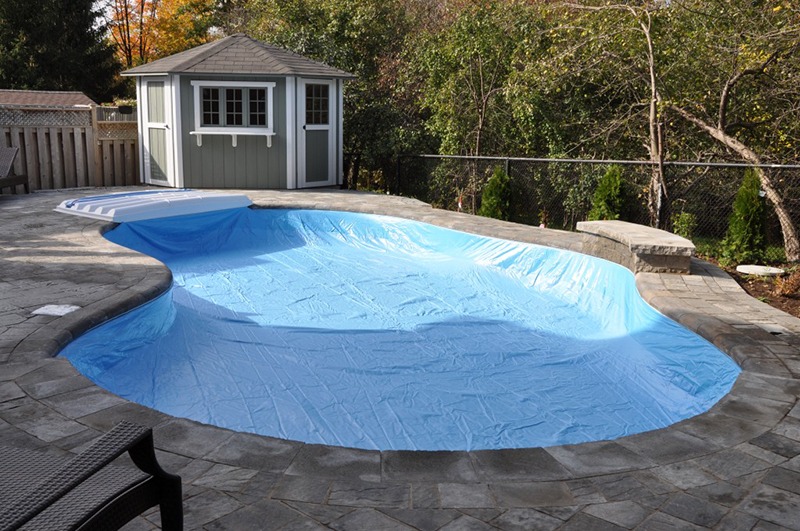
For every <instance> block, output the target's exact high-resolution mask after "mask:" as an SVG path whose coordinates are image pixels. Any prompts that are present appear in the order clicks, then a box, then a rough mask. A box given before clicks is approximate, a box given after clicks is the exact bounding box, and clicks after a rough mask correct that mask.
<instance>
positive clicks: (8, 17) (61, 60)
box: [0, 0, 120, 103]
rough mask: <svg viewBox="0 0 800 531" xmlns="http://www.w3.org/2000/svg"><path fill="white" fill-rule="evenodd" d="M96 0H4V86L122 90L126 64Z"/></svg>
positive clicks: (98, 94) (102, 97)
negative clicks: (121, 73) (120, 76)
mask: <svg viewBox="0 0 800 531" xmlns="http://www.w3.org/2000/svg"><path fill="white" fill-rule="evenodd" d="M97 5H98V4H97V2H95V1H93V0H39V1H36V2H32V1H30V2H29V1H25V2H22V1H19V2H16V1H10V0H3V1H0V87H3V88H11V89H22V90H77V91H81V92H84V93H86V94H87V95H88V96H89V97H90V98H92V99H93V100H95V101H97V102H100V103H102V102H106V101H111V100H112V98H113V97H114V96H115V95H117V94H119V93H120V85H119V82H118V79H117V74H118V72H119V69H120V66H119V64H118V63H117V60H116V58H115V55H114V49H113V48H112V47H111V45H110V44H108V43H107V42H106V40H105V27H104V26H103V25H101V24H99V21H100V20H101V18H100V17H101V15H100V13H99V12H98V11H96V10H95V8H96V7H97Z"/></svg>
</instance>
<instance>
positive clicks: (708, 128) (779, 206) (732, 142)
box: [670, 105, 800, 262]
mask: <svg viewBox="0 0 800 531" xmlns="http://www.w3.org/2000/svg"><path fill="white" fill-rule="evenodd" d="M670 109H672V110H673V111H675V112H676V113H678V114H679V115H680V116H681V117H683V118H684V119H685V120H687V121H689V122H691V123H693V124H695V125H696V126H697V127H699V128H700V129H702V130H703V131H705V132H706V133H708V134H709V136H711V138H713V139H714V140H717V141H718V142H720V143H722V144H723V145H724V146H725V147H727V148H729V149H732V150H733V151H735V152H736V153H737V154H738V155H739V156H740V157H742V158H743V159H744V160H746V161H747V162H749V163H751V164H753V165H754V167H755V170H756V173H757V174H758V177H759V179H760V180H761V187H762V188H763V189H764V192H766V196H767V200H768V201H769V202H770V203H772V206H773V207H774V208H775V213H776V214H777V215H778V221H779V222H780V224H781V232H782V234H783V248H784V252H785V253H786V259H787V260H788V261H790V262H797V261H800V236H798V232H797V227H796V226H795V222H794V220H792V218H791V216H790V214H789V210H788V209H787V208H786V204H785V203H784V201H783V197H781V195H780V193H778V190H777V189H776V188H775V185H774V184H773V182H772V178H771V177H770V175H769V173H768V172H767V171H766V170H765V169H764V168H763V167H761V166H760V164H761V159H760V158H759V156H758V155H757V154H756V153H755V152H754V151H753V150H752V149H750V148H749V147H747V146H746V145H744V144H743V143H742V142H740V141H739V140H737V139H736V138H734V137H732V136H730V135H728V134H727V133H725V131H723V130H721V129H720V128H718V127H714V126H712V125H709V124H707V123H706V122H704V121H703V120H701V119H700V118H698V117H697V116H695V115H693V114H692V113H690V112H689V111H687V110H686V109H683V108H681V107H678V106H677V105H670Z"/></svg>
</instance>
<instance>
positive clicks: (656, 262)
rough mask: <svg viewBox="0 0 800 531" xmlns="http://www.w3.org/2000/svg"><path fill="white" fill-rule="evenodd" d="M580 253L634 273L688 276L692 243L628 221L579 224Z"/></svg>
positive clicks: (582, 222)
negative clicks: (580, 234) (610, 262)
mask: <svg viewBox="0 0 800 531" xmlns="http://www.w3.org/2000/svg"><path fill="white" fill-rule="evenodd" d="M577 228H578V230H579V231H580V232H582V233H583V252H584V253H586V254H590V255H592V256H597V257H600V258H605V259H606V260H610V261H612V262H616V263H618V264H620V265H622V266H625V267H627V268H628V269H630V270H631V271H633V272H634V273H640V272H649V273H683V274H688V273H689V266H690V263H691V259H692V256H694V251H695V248H694V244H693V243H692V242H690V241H689V240H687V239H686V238H683V237H681V236H678V235H676V234H672V233H670V232H667V231H663V230H660V229H654V228H652V227H647V226H645V225H637V224H636V223H628V222H627V221H618V220H610V221H581V222H578V227H577Z"/></svg>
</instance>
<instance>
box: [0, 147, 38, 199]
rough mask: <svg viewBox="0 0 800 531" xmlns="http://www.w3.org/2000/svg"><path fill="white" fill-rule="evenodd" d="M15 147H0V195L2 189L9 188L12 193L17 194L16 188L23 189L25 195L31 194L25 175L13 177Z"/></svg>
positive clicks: (16, 149)
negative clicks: (21, 187)
mask: <svg viewBox="0 0 800 531" xmlns="http://www.w3.org/2000/svg"><path fill="white" fill-rule="evenodd" d="M18 150H19V148H17V147H0V193H2V192H3V188H11V192H12V193H15V194H16V193H17V186H19V185H20V184H21V185H22V186H24V187H25V193H26V194H29V193H30V192H31V190H30V187H29V185H28V177H27V176H26V175H13V169H14V157H16V156H17V151H18Z"/></svg>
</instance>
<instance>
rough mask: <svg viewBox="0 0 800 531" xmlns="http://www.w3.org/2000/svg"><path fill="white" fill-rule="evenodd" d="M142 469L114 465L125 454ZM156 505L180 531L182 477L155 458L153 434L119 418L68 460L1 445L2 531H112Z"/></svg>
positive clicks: (166, 526)
mask: <svg viewBox="0 0 800 531" xmlns="http://www.w3.org/2000/svg"><path fill="white" fill-rule="evenodd" d="M126 451H127V452H128V454H129V455H130V457H131V460H132V461H133V463H134V464H135V465H136V466H137V467H138V468H134V467H132V466H126V465H125V464H113V465H112V464H110V463H111V462H112V461H114V460H115V459H116V458H117V457H119V456H120V455H122V454H123V453H125V452H126ZM156 505H159V506H160V509H161V525H162V527H163V529H165V530H180V529H182V528H183V506H182V495H181V479H180V478H179V477H178V476H175V475H172V474H168V473H167V472H165V471H164V470H163V469H162V468H161V466H159V464H158V461H157V460H156V454H155V450H154V447H153V432H152V430H151V429H149V428H145V427H142V426H138V425H136V424H133V423H131V422H127V421H122V422H120V423H119V424H117V425H116V426H115V427H114V428H113V429H112V430H111V431H109V432H108V433H107V434H105V435H103V436H102V437H100V438H99V439H97V441H95V442H94V443H93V444H92V445H91V446H90V447H89V448H88V449H86V450H84V451H83V452H81V453H80V454H79V455H77V456H75V457H73V458H71V459H67V460H64V459H63V458H59V457H55V456H51V455H47V454H44V453H42V452H37V451H33V450H29V449H24V448H14V447H9V446H0V530H2V531H11V530H16V529H30V530H36V531H49V530H68V529H69V530H73V529H80V530H90V529H91V530H112V529H119V528H121V527H122V526H124V525H125V524H126V523H127V522H129V521H130V520H132V519H133V518H135V517H136V516H138V515H139V514H141V513H142V512H144V511H146V510H147V509H149V508H150V507H154V506H156Z"/></svg>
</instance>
